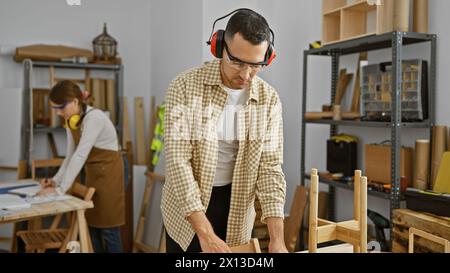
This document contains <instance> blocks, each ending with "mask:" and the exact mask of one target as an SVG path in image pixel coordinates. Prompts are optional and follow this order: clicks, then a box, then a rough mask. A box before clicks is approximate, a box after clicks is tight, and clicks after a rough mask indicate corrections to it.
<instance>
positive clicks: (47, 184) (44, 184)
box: [39, 178, 56, 189]
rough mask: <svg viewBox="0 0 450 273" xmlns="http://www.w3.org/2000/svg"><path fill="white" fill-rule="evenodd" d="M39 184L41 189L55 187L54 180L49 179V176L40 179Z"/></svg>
mask: <svg viewBox="0 0 450 273" xmlns="http://www.w3.org/2000/svg"><path fill="white" fill-rule="evenodd" d="M39 184H41V187H42V188H43V189H45V188H48V187H55V186H56V183H55V181H53V180H52V179H50V178H45V179H42V180H41V181H40V182H39Z"/></svg>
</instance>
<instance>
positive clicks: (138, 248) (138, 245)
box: [133, 172, 166, 253]
mask: <svg viewBox="0 0 450 273" xmlns="http://www.w3.org/2000/svg"><path fill="white" fill-rule="evenodd" d="M146 176H147V182H146V184H145V190H144V196H143V198H142V203H141V211H140V213H139V219H138V224H137V228H136V236H135V239H134V244H133V252H145V253H155V252H158V249H156V248H155V247H152V246H148V245H146V244H145V243H144V242H143V241H142V237H143V236H144V229H145V223H146V221H148V219H147V210H148V209H149V206H150V203H151V202H150V201H151V196H152V191H153V186H154V183H155V182H159V183H164V182H165V180H166V178H165V177H164V176H162V175H159V174H156V173H152V172H147V173H146ZM161 232H164V230H162V231H161Z"/></svg>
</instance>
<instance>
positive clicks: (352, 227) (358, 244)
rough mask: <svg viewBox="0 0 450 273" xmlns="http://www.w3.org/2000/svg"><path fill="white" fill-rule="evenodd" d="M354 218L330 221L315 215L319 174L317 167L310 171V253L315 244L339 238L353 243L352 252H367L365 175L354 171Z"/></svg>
mask: <svg viewBox="0 0 450 273" xmlns="http://www.w3.org/2000/svg"><path fill="white" fill-rule="evenodd" d="M354 180H355V182H354V185H355V186H354V199H355V200H354V219H353V220H350V221H345V222H339V223H335V222H331V221H327V220H323V219H319V218H318V216H317V208H318V192H319V190H318V189H319V176H318V173H317V169H312V172H311V188H310V194H309V240H308V250H309V252H310V253H315V252H317V244H320V243H324V242H329V241H334V240H339V241H343V242H346V243H349V244H351V245H353V252H355V253H358V252H361V253H367V177H361V171H355V179H354Z"/></svg>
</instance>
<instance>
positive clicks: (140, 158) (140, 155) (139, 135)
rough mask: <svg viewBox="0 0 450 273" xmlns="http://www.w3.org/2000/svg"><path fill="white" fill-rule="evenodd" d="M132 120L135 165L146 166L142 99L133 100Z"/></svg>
mask: <svg viewBox="0 0 450 273" xmlns="http://www.w3.org/2000/svg"><path fill="white" fill-rule="evenodd" d="M134 119H135V122H134V124H135V132H136V152H135V154H136V158H135V164H136V165H146V162H145V152H146V151H145V132H144V128H145V116H144V98H142V97H136V98H134Z"/></svg>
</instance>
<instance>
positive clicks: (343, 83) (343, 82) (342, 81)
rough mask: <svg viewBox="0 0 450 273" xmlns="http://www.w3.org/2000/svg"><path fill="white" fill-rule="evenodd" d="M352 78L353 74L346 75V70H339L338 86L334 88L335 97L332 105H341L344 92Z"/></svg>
mask: <svg viewBox="0 0 450 273" xmlns="http://www.w3.org/2000/svg"><path fill="white" fill-rule="evenodd" d="M352 78H353V74H347V70H346V69H341V71H340V72H339V80H338V85H337V87H336V95H335V97H334V105H341V103H342V99H343V98H344V95H345V91H347V86H348V84H349V83H350V81H351V80H352Z"/></svg>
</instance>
